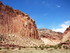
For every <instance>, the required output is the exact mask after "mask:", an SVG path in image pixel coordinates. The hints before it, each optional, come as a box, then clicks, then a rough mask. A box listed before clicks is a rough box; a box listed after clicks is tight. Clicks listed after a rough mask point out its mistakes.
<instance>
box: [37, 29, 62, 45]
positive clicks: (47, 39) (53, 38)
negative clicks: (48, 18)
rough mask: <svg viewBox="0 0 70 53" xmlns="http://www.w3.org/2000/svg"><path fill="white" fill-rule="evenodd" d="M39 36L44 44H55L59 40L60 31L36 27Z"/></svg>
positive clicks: (60, 36)
mask: <svg viewBox="0 0 70 53" xmlns="http://www.w3.org/2000/svg"><path fill="white" fill-rule="evenodd" d="M38 32H39V36H40V38H41V40H42V41H43V42H44V44H45V45H57V44H59V43H60V42H61V39H62V34H63V33H61V32H55V31H52V30H49V29H45V28H43V29H38Z"/></svg>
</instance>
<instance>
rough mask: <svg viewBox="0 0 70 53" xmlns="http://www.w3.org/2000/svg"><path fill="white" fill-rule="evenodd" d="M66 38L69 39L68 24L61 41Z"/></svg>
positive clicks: (69, 28) (69, 29) (69, 30)
mask: <svg viewBox="0 0 70 53" xmlns="http://www.w3.org/2000/svg"><path fill="white" fill-rule="evenodd" d="M67 40H70V26H69V27H68V28H67V29H66V30H65V32H64V34H63V39H62V42H65V41H67Z"/></svg>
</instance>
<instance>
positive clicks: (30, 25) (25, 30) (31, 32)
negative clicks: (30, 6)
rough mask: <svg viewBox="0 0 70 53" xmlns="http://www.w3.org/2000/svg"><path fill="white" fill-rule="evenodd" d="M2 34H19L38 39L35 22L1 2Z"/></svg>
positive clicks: (0, 31)
mask: <svg viewBox="0 0 70 53" xmlns="http://www.w3.org/2000/svg"><path fill="white" fill-rule="evenodd" d="M0 34H17V35H20V36H27V37H32V38H35V39H38V38H39V37H38V31H37V28H36V25H35V21H34V20H33V19H31V18H30V17H29V16H28V15H27V14H25V13H22V12H21V11H19V10H14V9H12V8H11V7H9V6H7V5H6V6H4V5H3V4H2V2H0Z"/></svg>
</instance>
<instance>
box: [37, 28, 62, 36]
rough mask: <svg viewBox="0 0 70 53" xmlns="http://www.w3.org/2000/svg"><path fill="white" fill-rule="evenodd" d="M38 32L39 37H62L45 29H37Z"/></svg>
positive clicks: (59, 33) (58, 33)
mask: <svg viewBox="0 0 70 53" xmlns="http://www.w3.org/2000/svg"><path fill="white" fill-rule="evenodd" d="M38 32H39V36H57V35H62V33H61V32H55V31H52V30H50V29H45V28H42V29H38Z"/></svg>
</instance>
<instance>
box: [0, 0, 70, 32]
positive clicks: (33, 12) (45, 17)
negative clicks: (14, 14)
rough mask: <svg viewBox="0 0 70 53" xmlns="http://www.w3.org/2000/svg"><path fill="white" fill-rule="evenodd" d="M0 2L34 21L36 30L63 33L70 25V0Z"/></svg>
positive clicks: (8, 0) (7, 0)
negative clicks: (50, 30) (42, 29)
mask: <svg viewBox="0 0 70 53" xmlns="http://www.w3.org/2000/svg"><path fill="white" fill-rule="evenodd" d="M0 1H2V2H3V4H4V5H9V6H11V7H12V8H14V9H19V10H20V11H22V12H24V13H27V14H28V15H29V16H30V17H31V18H32V19H34V20H35V22H36V25H37V28H48V29H52V30H54V31H60V32H63V31H64V30H65V29H66V27H68V26H69V25H70V0H0ZM61 29H62V30H61ZM63 29H64V30H63Z"/></svg>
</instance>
